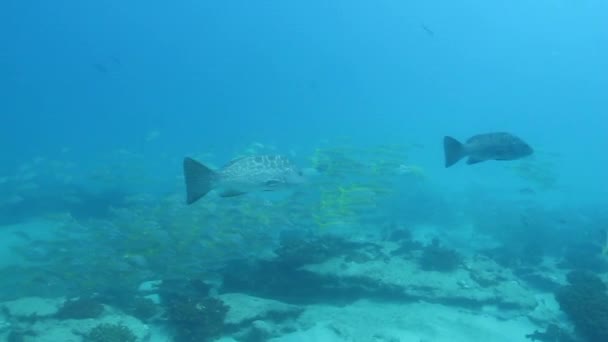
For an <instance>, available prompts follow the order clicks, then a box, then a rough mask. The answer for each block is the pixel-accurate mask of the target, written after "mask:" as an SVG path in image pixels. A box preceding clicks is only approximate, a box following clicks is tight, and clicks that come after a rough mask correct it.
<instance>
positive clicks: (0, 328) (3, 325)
mask: <svg viewBox="0 0 608 342" xmlns="http://www.w3.org/2000/svg"><path fill="white" fill-rule="evenodd" d="M10 328H11V324H10V323H9V322H7V321H5V320H3V319H0V334H2V333H4V332H6V331H8V330H9V329H10Z"/></svg>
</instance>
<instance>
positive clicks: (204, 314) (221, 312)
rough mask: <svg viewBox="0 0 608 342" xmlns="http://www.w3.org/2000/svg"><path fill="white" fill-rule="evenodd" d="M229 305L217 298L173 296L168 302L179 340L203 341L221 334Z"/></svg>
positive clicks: (176, 336)
mask: <svg viewBox="0 0 608 342" xmlns="http://www.w3.org/2000/svg"><path fill="white" fill-rule="evenodd" d="M228 309H229V308H228V306H226V305H225V304H224V303H223V302H222V301H221V300H219V299H216V298H203V299H197V300H195V299H192V298H187V297H183V298H173V300H171V301H170V302H169V303H167V304H166V315H167V319H168V321H169V322H170V323H171V325H172V327H173V328H174V329H175V341H177V342H203V341H208V340H211V339H212V338H214V337H217V336H219V335H221V333H222V332H223V330H224V320H225V319H226V314H227V313H228Z"/></svg>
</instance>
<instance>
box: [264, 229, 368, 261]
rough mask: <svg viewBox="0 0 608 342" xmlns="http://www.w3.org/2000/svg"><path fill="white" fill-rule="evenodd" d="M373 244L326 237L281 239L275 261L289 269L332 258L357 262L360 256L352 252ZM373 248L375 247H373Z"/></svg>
mask: <svg viewBox="0 0 608 342" xmlns="http://www.w3.org/2000/svg"><path fill="white" fill-rule="evenodd" d="M371 245H373V244H365V243H357V242H351V241H347V240H344V239H341V238H338V237H335V236H331V235H327V236H320V237H312V238H307V239H299V240H298V239H282V240H281V245H280V246H279V248H277V249H276V250H275V253H276V254H277V261H278V262H281V263H283V264H285V265H286V266H290V267H300V266H303V265H307V264H317V263H321V262H323V261H326V260H327V259H330V258H332V257H336V256H340V255H345V256H348V255H350V256H351V257H352V258H354V259H356V260H358V259H359V258H360V257H361V256H360V255H352V252H353V251H357V250H359V249H361V247H364V246H368V247H370V248H372V247H373V246H371ZM374 246H375V245H374Z"/></svg>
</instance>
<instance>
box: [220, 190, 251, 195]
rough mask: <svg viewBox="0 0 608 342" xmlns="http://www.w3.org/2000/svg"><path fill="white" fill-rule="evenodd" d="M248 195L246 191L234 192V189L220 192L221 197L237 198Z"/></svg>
mask: <svg viewBox="0 0 608 342" xmlns="http://www.w3.org/2000/svg"><path fill="white" fill-rule="evenodd" d="M244 194H246V192H244V191H239V190H234V189H226V190H224V191H222V192H220V197H236V196H241V195H244Z"/></svg>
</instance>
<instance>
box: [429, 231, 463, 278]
mask: <svg viewBox="0 0 608 342" xmlns="http://www.w3.org/2000/svg"><path fill="white" fill-rule="evenodd" d="M461 262H462V257H461V256H460V254H458V253H457V252H456V251H454V250H451V249H448V248H445V247H442V246H440V244H439V240H437V239H433V241H432V243H431V244H430V245H428V246H425V247H424V249H423V250H422V255H421V256H420V260H419V263H420V268H421V269H423V270H425V271H438V272H451V271H454V270H456V268H458V266H459V265H460V263H461Z"/></svg>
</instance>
